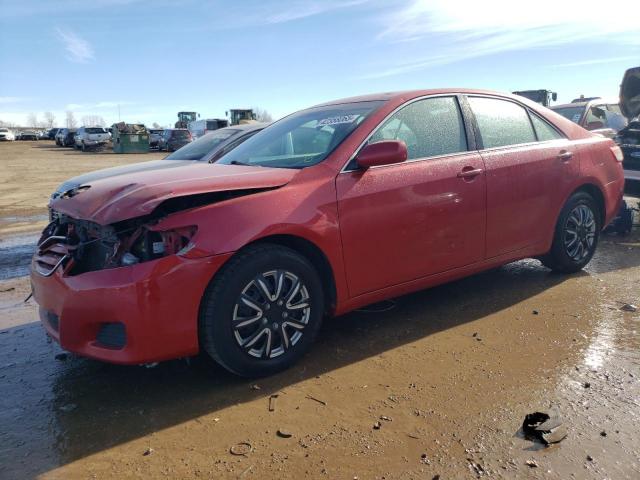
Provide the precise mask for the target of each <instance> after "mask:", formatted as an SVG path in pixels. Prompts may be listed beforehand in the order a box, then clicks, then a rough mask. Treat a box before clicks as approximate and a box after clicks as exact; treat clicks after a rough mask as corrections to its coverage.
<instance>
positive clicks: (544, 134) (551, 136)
mask: <svg viewBox="0 0 640 480" xmlns="http://www.w3.org/2000/svg"><path fill="white" fill-rule="evenodd" d="M531 122H532V123H533V128H535V130H536V134H537V136H538V140H539V141H540V142H548V141H550V140H558V139H559V138H564V137H563V136H562V135H561V134H560V133H559V132H558V131H557V130H556V129H555V128H553V127H552V126H551V125H549V123H547V122H546V121H545V120H543V119H541V118H540V117H538V116H537V115H536V114H535V113H531Z"/></svg>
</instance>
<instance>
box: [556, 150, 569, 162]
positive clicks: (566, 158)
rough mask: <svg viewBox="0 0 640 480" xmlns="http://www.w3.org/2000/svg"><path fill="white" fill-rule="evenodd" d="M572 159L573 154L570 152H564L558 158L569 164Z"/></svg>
mask: <svg viewBox="0 0 640 480" xmlns="http://www.w3.org/2000/svg"><path fill="white" fill-rule="evenodd" d="M572 157H573V152H570V151H569V150H562V151H561V152H560V153H559V154H558V158H559V159H560V160H562V161H563V162H568V161H569V160H571V158H572Z"/></svg>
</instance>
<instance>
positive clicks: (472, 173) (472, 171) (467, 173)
mask: <svg viewBox="0 0 640 480" xmlns="http://www.w3.org/2000/svg"><path fill="white" fill-rule="evenodd" d="M481 173H482V169H481V168H473V167H465V168H464V169H462V171H461V172H458V178H473V177H477V176H478V175H480V174H481Z"/></svg>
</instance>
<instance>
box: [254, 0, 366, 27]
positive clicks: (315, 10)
mask: <svg viewBox="0 0 640 480" xmlns="http://www.w3.org/2000/svg"><path fill="white" fill-rule="evenodd" d="M367 1H368V0H350V1H347V0H343V1H330V0H323V1H304V2H298V3H294V4H290V3H289V4H287V6H286V9H285V10H283V11H281V12H279V13H275V14H272V15H268V16H267V17H266V20H265V21H266V23H285V22H290V21H293V20H299V19H301V18H307V17H312V16H314V15H320V14H322V13H327V12H330V11H333V10H338V9H342V8H348V7H353V6H356V5H361V4H363V3H366V2H367Z"/></svg>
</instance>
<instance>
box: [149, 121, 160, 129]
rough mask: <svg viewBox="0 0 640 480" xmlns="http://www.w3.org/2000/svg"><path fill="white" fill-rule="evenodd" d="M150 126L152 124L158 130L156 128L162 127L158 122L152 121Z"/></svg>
mask: <svg viewBox="0 0 640 480" xmlns="http://www.w3.org/2000/svg"><path fill="white" fill-rule="evenodd" d="M151 126H152V127H153V128H155V129H156V130H158V129H160V128H162V127H161V126H160V124H159V123H158V122H153V123H152V124H151Z"/></svg>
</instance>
